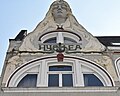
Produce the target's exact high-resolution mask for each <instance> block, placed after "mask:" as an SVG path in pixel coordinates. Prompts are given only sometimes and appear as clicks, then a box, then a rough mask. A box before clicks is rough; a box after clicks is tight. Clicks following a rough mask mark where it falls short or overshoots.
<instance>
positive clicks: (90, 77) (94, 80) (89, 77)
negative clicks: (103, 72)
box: [83, 74, 104, 86]
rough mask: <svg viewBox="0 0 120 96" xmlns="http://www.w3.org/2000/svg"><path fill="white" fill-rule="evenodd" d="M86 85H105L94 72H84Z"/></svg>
mask: <svg viewBox="0 0 120 96" xmlns="http://www.w3.org/2000/svg"><path fill="white" fill-rule="evenodd" d="M83 77H84V86H104V85H103V83H102V82H101V81H100V79H99V78H98V77H96V76H95V75H94V74H83Z"/></svg>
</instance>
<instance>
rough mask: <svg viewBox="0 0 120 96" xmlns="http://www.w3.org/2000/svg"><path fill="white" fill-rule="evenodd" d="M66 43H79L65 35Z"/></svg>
mask: <svg viewBox="0 0 120 96" xmlns="http://www.w3.org/2000/svg"><path fill="white" fill-rule="evenodd" d="M64 43H77V42H76V41H75V40H73V39H71V38H68V37H64Z"/></svg>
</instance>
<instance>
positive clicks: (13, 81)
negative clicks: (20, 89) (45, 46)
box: [6, 55, 115, 87]
mask: <svg viewBox="0 0 120 96" xmlns="http://www.w3.org/2000/svg"><path fill="white" fill-rule="evenodd" d="M64 59H65V60H67V61H68V62H70V61H72V63H73V65H74V63H75V62H78V63H82V65H83V66H86V67H88V68H92V70H94V71H96V74H95V75H96V76H97V77H100V78H101V79H100V80H102V81H103V82H104V86H115V84H114V81H113V79H112V77H111V76H110V74H109V73H108V72H107V71H106V70H105V69H104V68H102V67H101V66H100V65H98V64H96V63H95V62H93V61H90V60H88V59H85V58H82V57H77V56H67V55H66V56H65V57H64ZM43 60H46V62H48V61H50V62H51V63H52V62H54V61H55V62H57V58H56V56H55V55H52V56H44V57H41V58H37V59H34V60H31V61H29V62H27V63H25V64H23V65H22V66H20V67H19V68H17V69H16V70H15V71H14V72H13V73H12V74H11V76H10V77H9V79H8V81H7V83H6V86H7V87H16V86H17V84H18V83H19V81H20V80H18V79H19V77H20V76H21V75H22V74H23V73H24V72H26V71H27V70H29V69H31V68H33V67H37V66H40V65H41V64H42V61H43ZM65 60H64V61H65ZM74 61H75V62H74ZM78 65H79V64H78ZM74 67H75V66H74ZM22 77H23V76H22Z"/></svg>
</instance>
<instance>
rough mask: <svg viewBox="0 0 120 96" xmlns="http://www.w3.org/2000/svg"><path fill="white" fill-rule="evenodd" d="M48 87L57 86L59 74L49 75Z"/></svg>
mask: <svg viewBox="0 0 120 96" xmlns="http://www.w3.org/2000/svg"><path fill="white" fill-rule="evenodd" d="M48 86H49V87H58V86H59V74H49V80H48Z"/></svg>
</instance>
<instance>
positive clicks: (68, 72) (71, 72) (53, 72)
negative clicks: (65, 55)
mask: <svg viewBox="0 0 120 96" xmlns="http://www.w3.org/2000/svg"><path fill="white" fill-rule="evenodd" d="M51 66H64V64H62V63H61V64H59V65H58V64H57V65H56V64H55V65H50V66H48V72H47V73H48V80H49V74H58V75H59V81H58V82H59V86H58V87H65V86H63V85H62V83H63V80H62V79H63V76H62V75H63V74H71V75H72V86H71V87H73V73H74V72H73V66H71V65H70V64H65V66H71V67H72V71H50V70H49V67H51ZM48 83H49V81H48ZM48 87H52V86H48Z"/></svg>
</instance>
